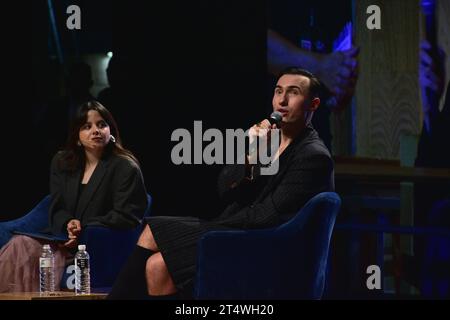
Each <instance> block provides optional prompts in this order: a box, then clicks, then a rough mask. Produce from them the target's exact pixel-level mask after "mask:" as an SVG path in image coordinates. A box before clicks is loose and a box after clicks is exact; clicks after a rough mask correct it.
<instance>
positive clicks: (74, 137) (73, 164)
mask: <svg viewBox="0 0 450 320" xmlns="http://www.w3.org/2000/svg"><path fill="white" fill-rule="evenodd" d="M91 110H93V111H97V112H98V113H99V114H100V116H101V117H102V118H103V119H104V120H105V121H106V123H107V124H108V126H109V129H110V132H111V135H112V136H114V138H115V142H113V141H111V140H110V141H109V143H108V144H107V145H106V146H105V150H104V153H103V157H107V156H109V155H111V154H116V155H118V156H121V157H124V158H126V159H129V160H132V161H134V162H135V163H136V164H137V165H139V162H138V160H137V159H136V158H135V156H134V155H133V153H131V151H129V150H127V149H125V148H124V147H123V146H122V140H121V139H120V134H119V129H118V128H117V123H116V121H115V120H114V118H113V116H112V114H111V113H110V112H109V111H108V109H106V108H105V107H104V106H103V105H102V104H101V103H100V102H98V101H95V100H91V101H88V102H86V103H84V104H82V105H81V106H80V107H79V108H78V109H77V111H76V113H75V116H74V118H73V120H72V124H71V126H70V131H69V136H68V139H67V143H66V147H65V151H66V152H65V153H64V157H62V158H61V162H62V163H60V165H62V166H63V167H64V168H65V169H67V170H69V171H73V170H76V169H77V168H80V167H82V166H84V163H85V161H86V159H85V153H84V149H83V147H82V146H80V145H79V144H78V142H79V133H80V128H81V127H82V126H83V125H84V124H85V123H86V121H87V114H88V112H89V111H91Z"/></svg>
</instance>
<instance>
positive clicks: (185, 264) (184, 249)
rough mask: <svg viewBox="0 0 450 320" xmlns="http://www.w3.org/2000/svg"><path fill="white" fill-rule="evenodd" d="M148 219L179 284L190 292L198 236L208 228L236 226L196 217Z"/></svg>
mask: <svg viewBox="0 0 450 320" xmlns="http://www.w3.org/2000/svg"><path fill="white" fill-rule="evenodd" d="M145 220H146V222H147V224H148V225H149V227H150V230H151V231H152V233H153V238H154V239H155V242H156V244H157V245H158V248H159V251H160V252H161V254H162V257H163V259H164V262H165V263H166V266H167V269H168V270H169V273H170V275H171V277H172V280H173V282H174V283H175V286H176V288H177V289H178V290H179V291H181V292H186V293H187V294H189V293H190V292H192V291H190V290H191V289H193V282H194V276H195V272H196V266H197V246H198V241H199V239H200V238H201V237H202V236H203V235H204V234H205V233H207V232H209V231H215V230H232V229H235V228H230V227H227V226H224V225H221V224H220V223H218V222H214V221H205V220H202V219H199V218H196V217H172V216H155V217H148V218H145Z"/></svg>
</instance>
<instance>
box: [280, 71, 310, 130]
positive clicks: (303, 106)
mask: <svg viewBox="0 0 450 320" xmlns="http://www.w3.org/2000/svg"><path fill="white" fill-rule="evenodd" d="M309 83H310V79H309V78H307V77H305V76H302V75H297V74H285V75H283V76H282V77H281V78H280V79H279V80H278V82H277V85H276V87H275V92H274V94H273V99H272V106H273V110H274V111H278V112H280V113H281V114H282V115H283V120H282V122H283V123H286V124H287V123H302V124H304V123H305V113H306V112H307V111H309V109H308V107H309V105H310V104H311V102H310V101H309V99H308V95H309Z"/></svg>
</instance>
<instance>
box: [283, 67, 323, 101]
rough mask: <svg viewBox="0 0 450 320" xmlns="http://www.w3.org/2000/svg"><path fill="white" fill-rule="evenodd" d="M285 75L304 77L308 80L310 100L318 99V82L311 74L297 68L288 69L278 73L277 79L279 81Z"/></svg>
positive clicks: (319, 86)
mask: <svg viewBox="0 0 450 320" xmlns="http://www.w3.org/2000/svg"><path fill="white" fill-rule="evenodd" d="M286 74H297V75H300V76H304V77H306V78H308V79H309V97H310V98H311V99H313V98H318V97H319V95H320V88H321V85H320V81H319V79H317V78H316V77H315V76H314V75H313V74H312V73H311V72H309V71H307V70H304V69H301V68H298V67H288V68H286V69H284V70H282V71H281V72H280V74H279V75H278V78H277V82H278V80H280V78H281V77H282V76H284V75H286Z"/></svg>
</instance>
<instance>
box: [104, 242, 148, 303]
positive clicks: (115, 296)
mask: <svg viewBox="0 0 450 320" xmlns="http://www.w3.org/2000/svg"><path fill="white" fill-rule="evenodd" d="M154 253H155V252H154V251H152V250H149V249H145V248H143V247H141V246H138V245H136V247H135V248H134V250H133V252H132V253H131V255H130V257H129V258H128V260H127V262H126V263H125V265H124V267H123V268H122V270H121V271H120V273H119V276H118V277H117V279H116V281H115V282H114V285H113V287H112V290H111V292H110V293H109V295H108V297H107V299H110V300H143V299H146V298H147V297H148V291H147V281H146V280H145V265H146V263H147V259H148V258H150V256H151V255H152V254H154Z"/></svg>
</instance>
